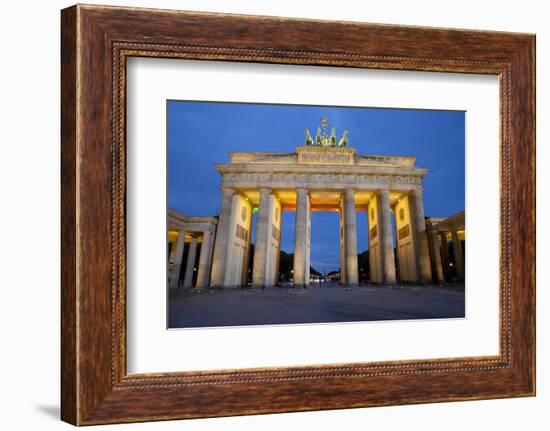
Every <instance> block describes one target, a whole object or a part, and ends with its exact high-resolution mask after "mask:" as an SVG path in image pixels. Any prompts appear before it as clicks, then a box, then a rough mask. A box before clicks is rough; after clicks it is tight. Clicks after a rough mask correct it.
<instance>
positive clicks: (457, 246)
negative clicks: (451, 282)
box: [451, 229, 464, 281]
mask: <svg viewBox="0 0 550 431" xmlns="http://www.w3.org/2000/svg"><path fill="white" fill-rule="evenodd" d="M451 235H452V237H453V252H454V255H455V265H456V274H457V275H458V278H459V279H460V280H461V281H464V256H463V255H462V244H461V242H460V238H459V237H458V233H457V232H456V229H454V230H452V231H451Z"/></svg>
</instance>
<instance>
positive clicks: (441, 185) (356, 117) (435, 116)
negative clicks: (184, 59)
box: [167, 101, 465, 272]
mask: <svg viewBox="0 0 550 431" xmlns="http://www.w3.org/2000/svg"><path fill="white" fill-rule="evenodd" d="M167 112H168V121H167V127H168V133H167V136H168V207H169V208H172V209H175V210H176V211H180V212H182V213H184V214H186V215H217V214H218V213H219V208H220V200H221V193H220V185H221V177H220V175H219V174H218V172H217V171H216V170H215V169H214V164H216V163H225V162H227V161H228V160H229V158H228V153H229V152H230V151H282V152H293V151H294V149H295V148H296V147H297V146H300V145H303V144H304V128H305V127H307V128H309V129H310V132H311V134H312V136H315V133H316V131H317V127H318V126H319V125H320V118H321V117H328V119H329V128H330V127H332V126H336V132H337V135H338V137H340V136H341V134H342V132H343V131H344V129H348V130H349V145H350V147H353V148H356V149H357V152H358V153H359V154H379V155H401V156H416V166H418V167H422V168H427V169H428V170H429V172H428V175H427V176H426V177H425V179H424V183H423V185H424V212H425V215H426V216H427V217H429V216H434V217H446V216H450V215H453V214H455V213H457V212H459V211H462V210H464V205H465V204H464V202H465V200H464V194H465V192H464V187H465V183H464V180H465V162H464V160H465V151H464V150H465V145H464V142H465V140H464V121H465V113H464V112H462V111H432V110H410V109H380V108H342V107H324V106H303V105H269V104H245V103H217V102H216V103H210V102H186V101H168V105H167ZM282 223H283V225H282V229H281V241H282V247H281V248H282V249H283V250H284V251H286V252H288V253H292V252H293V248H294V212H293V211H285V212H284V213H283V218H282ZM357 223H358V226H357V228H358V231H357V241H358V244H357V246H358V251H359V252H361V251H364V250H366V249H367V248H368V240H367V236H368V234H367V226H366V224H367V223H366V215H365V214H363V213H362V212H358V213H357ZM252 233H253V232H252ZM338 235H339V222H338V213H335V212H332V213H329V212H314V213H312V217H311V263H312V266H313V267H314V268H315V269H317V270H318V271H321V272H325V271H331V270H336V269H338V267H339V246H338V241H339V239H338ZM252 240H254V235H253V237H252Z"/></svg>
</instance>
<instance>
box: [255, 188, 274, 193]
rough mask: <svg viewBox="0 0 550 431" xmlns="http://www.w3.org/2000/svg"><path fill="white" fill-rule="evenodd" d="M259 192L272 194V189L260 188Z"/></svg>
mask: <svg viewBox="0 0 550 431" xmlns="http://www.w3.org/2000/svg"><path fill="white" fill-rule="evenodd" d="M258 191H259V192H260V193H271V189H270V188H269V187H260V188H259V189H258Z"/></svg>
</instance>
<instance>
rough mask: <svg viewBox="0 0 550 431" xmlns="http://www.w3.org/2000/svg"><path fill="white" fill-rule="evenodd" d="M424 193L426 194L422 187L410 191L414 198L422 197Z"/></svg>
mask: <svg viewBox="0 0 550 431" xmlns="http://www.w3.org/2000/svg"><path fill="white" fill-rule="evenodd" d="M422 193H424V189H423V188H422V187H415V188H414V189H412V190H411V191H410V194H411V195H413V196H422Z"/></svg>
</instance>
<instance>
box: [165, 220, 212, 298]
mask: <svg viewBox="0 0 550 431" xmlns="http://www.w3.org/2000/svg"><path fill="white" fill-rule="evenodd" d="M168 223H169V231H172V232H177V236H176V238H174V239H173V240H172V241H169V246H170V254H169V258H168V262H169V272H168V273H169V276H168V279H169V287H170V288H176V287H179V286H180V285H181V283H182V278H183V286H184V287H193V283H194V282H195V284H194V285H195V287H207V286H209V285H210V273H211V268H212V250H213V247H214V239H215V235H216V224H217V220H216V219H215V218H214V217H187V216H184V215H182V214H180V213H177V212H175V211H172V210H170V211H169V215H168ZM186 243H188V244H189V246H188V251H187V258H186V259H185V262H184V261H183V260H184V259H183V257H184V250H185V244H186ZM199 244H200V253H199V256H198V265H196V264H197V251H198V248H199ZM195 272H196V273H197V275H196V277H195Z"/></svg>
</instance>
